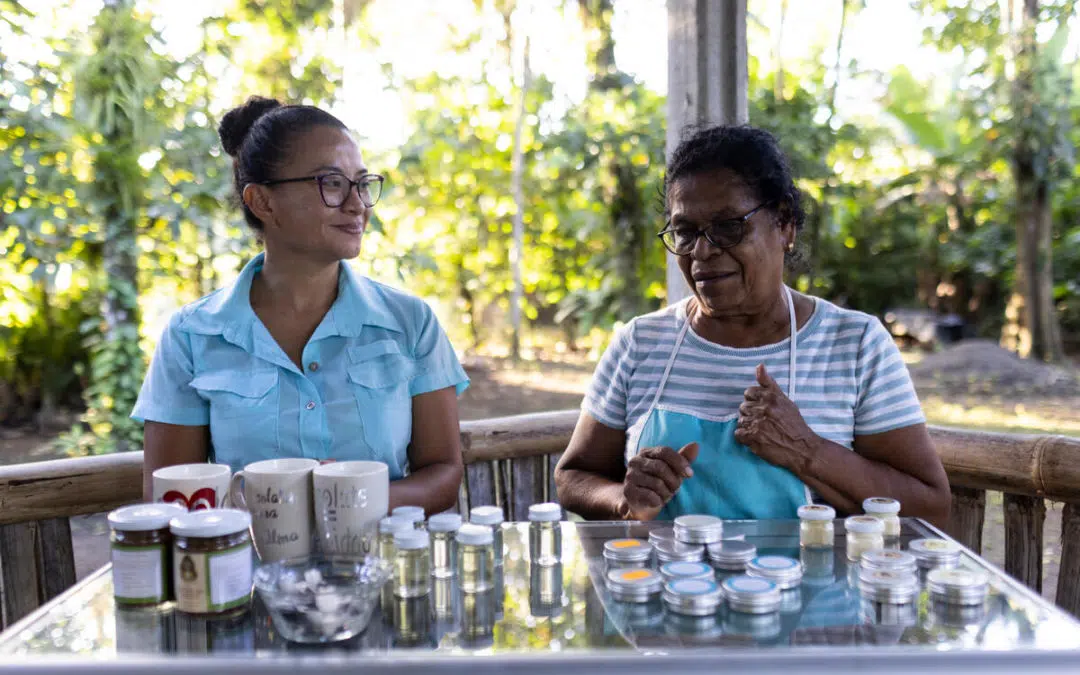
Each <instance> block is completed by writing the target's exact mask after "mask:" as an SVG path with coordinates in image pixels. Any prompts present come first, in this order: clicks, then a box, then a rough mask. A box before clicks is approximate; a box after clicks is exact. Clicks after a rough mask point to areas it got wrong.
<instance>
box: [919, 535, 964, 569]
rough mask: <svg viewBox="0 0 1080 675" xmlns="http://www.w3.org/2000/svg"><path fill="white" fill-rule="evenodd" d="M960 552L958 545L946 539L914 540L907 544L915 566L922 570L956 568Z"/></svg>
mask: <svg viewBox="0 0 1080 675" xmlns="http://www.w3.org/2000/svg"><path fill="white" fill-rule="evenodd" d="M960 551H961V549H960V545H959V544H957V543H955V542H952V541H949V540H948V539H914V540H912V542H911V543H910V544H908V552H909V553H911V554H912V555H913V556H915V564H916V565H918V566H919V567H921V568H923V569H934V568H936V567H956V566H957V565H958V564H959V563H960Z"/></svg>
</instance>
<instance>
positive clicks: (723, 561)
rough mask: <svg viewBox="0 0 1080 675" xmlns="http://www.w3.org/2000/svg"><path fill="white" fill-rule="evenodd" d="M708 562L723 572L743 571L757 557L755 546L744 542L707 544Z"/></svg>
mask: <svg viewBox="0 0 1080 675" xmlns="http://www.w3.org/2000/svg"><path fill="white" fill-rule="evenodd" d="M708 551H709V562H711V563H712V564H713V567H717V568H719V569H723V570H743V569H746V565H747V563H749V562H750V561H751V560H753V559H754V558H756V557H757V546H754V545H753V544H751V543H749V542H746V541H721V542H718V543H716V544H709V547H708Z"/></svg>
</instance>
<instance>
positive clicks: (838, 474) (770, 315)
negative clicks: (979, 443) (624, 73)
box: [555, 126, 949, 523]
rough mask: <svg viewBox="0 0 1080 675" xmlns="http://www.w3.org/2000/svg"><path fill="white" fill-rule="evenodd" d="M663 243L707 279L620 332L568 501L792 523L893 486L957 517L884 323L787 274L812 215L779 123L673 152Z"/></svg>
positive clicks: (845, 507)
mask: <svg viewBox="0 0 1080 675" xmlns="http://www.w3.org/2000/svg"><path fill="white" fill-rule="evenodd" d="M665 193H666V197H665V206H666V214H665V215H666V218H667V226H666V227H665V228H664V230H663V231H662V232H661V233H660V237H661V239H662V240H663V242H664V245H665V246H666V247H667V248H668V250H670V251H671V252H672V253H673V254H675V255H676V256H678V260H679V267H680V268H681V270H682V273H683V276H684V277H685V279H686V281H687V283H688V284H689V285H690V288H691V290H692V296H691V297H690V298H688V299H687V300H685V301H682V302H679V303H676V304H674V305H671V306H669V307H667V308H665V309H663V310H660V311H658V312H654V313H652V314H648V315H645V316H640V317H637V318H635V319H634V320H632V321H631V322H630V323H628V324H627V325H626V326H624V327H623V328H622V329H620V330H619V331H618V332H617V333H616V335H615V337H614V338H613V340H612V342H611V344H610V345H609V347H608V349H607V351H606V353H605V354H604V356H603V358H602V359H601V361H600V363H599V365H598V366H597V368H596V372H595V374H594V376H593V381H592V384H591V386H590V388H589V390H588V393H587V394H586V396H585V400H584V403H583V404H582V414H581V417H580V418H579V420H578V424H577V428H576V429H575V430H574V435H573V438H572V439H571V441H570V446H569V447H568V448H567V451H566V453H565V454H564V455H563V458H562V460H561V461H560V462H559V466H558V468H557V469H556V473H555V480H556V484H557V486H558V493H559V500H560V501H561V502H562V504H563V505H564V506H565V507H566V508H567V509H568V510H570V511H575V512H577V513H579V514H581V515H582V516H584V517H587V518H596V519H612V518H617V519H635V520H652V519H656V518H664V519H670V518H674V517H675V516H678V515H681V514H687V513H709V514H713V515H716V516H720V517H723V518H794V517H796V510H797V509H798V507H799V506H800V505H802V504H805V503H807V502H809V501H811V500H812V499H813V498H814V496H815V495H816V496H817V497H818V499H820V500H824V501H825V502H828V503H829V504H831V505H833V506H834V507H836V508H837V509H838V510H839V511H841V512H848V513H851V512H859V511H860V510H861V503H862V500H863V499H865V498H867V497H870V496H888V497H893V498H895V499H898V500H899V501H900V503H901V504H902V505H903V514H904V515H911V516H919V517H924V518H928V519H930V520H933V521H935V522H938V523H943V522H944V521H945V519H946V518H947V516H948V510H949V484H948V480H947V478H946V476H945V471H944V469H943V468H942V466H941V461H940V460H939V459H938V456H937V454H936V453H935V451H934V448H933V445H932V444H931V442H930V437H929V435H928V434H927V430H926V425H925V418H924V416H923V413H922V410H921V408H920V406H919V401H918V399H917V398H916V395H915V391H914V388H913V386H912V383H911V379H910V377H909V375H908V372H907V369H906V367H905V366H904V363H903V362H902V361H901V358H900V354H899V352H898V350H897V349H896V347H895V346H894V344H893V343H892V341H891V339H890V336H889V334H888V333H887V332H886V331H885V329H884V328H883V327H882V325H881V323H880V322H879V321H878V320H877V319H875V318H874V317H871V316H869V315H866V314H863V313H861V312H856V311H851V310H847V309H841V308H840V307H837V306H836V305H833V304H832V303H829V302H827V301H825V300H822V299H820V298H814V297H812V296H808V295H804V294H802V293H797V292H795V291H792V290H791V289H789V288H788V287H787V286H786V285H784V280H783V276H784V268H785V260H786V259H787V258H788V257H790V255H791V253H792V251H794V248H795V239H796V235H797V234H798V232H799V230H800V229H801V228H802V226H803V222H804V219H805V217H804V213H803V211H802V208H801V206H800V195H799V191H798V189H797V188H796V187H795V185H794V183H793V181H792V177H791V172H790V169H789V168H788V164H787V161H786V159H785V158H784V156H783V154H782V152H781V151H780V149H779V147H778V145H777V143H776V140H775V139H774V138H773V137H772V136H771V135H770V134H768V133H767V132H765V131H762V130H760V129H754V128H752V127H746V126H739V127H734V126H721V127H714V128H710V129H705V130H703V131H699V132H697V133H695V134H694V135H692V136H691V137H689V138H688V139H687V140H685V141H683V142H682V143H681V144H680V145H679V147H678V148H677V149H676V150H675V152H674V154H673V155H672V157H671V161H670V163H669V165H668V167H667V178H666V183H665Z"/></svg>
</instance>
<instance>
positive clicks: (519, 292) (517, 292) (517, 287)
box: [510, 36, 532, 361]
mask: <svg viewBox="0 0 1080 675" xmlns="http://www.w3.org/2000/svg"><path fill="white" fill-rule="evenodd" d="M531 79H532V73H531V72H530V70H529V37H528V36H525V45H524V54H523V56H522V65H521V86H520V87H519V90H518V104H517V110H516V111H515V116H514V117H515V119H514V148H513V156H512V171H513V174H512V176H511V192H513V195H514V241H513V245H512V246H511V248H510V268H511V271H512V272H513V283H514V286H513V291H512V292H511V294H510V325H511V327H512V331H513V333H512V337H511V343H510V355H511V356H512V357H513V359H514V361H518V360H520V359H521V306H522V304H524V302H525V286H524V281H523V280H522V275H521V261H522V258H523V257H524V256H525V186H524V180H525V153H524V151H523V149H522V140H521V135H522V131H523V130H524V128H525V115H526V114H527V113H526V99H527V97H528V95H529V84H530V82H529V81H530V80H531Z"/></svg>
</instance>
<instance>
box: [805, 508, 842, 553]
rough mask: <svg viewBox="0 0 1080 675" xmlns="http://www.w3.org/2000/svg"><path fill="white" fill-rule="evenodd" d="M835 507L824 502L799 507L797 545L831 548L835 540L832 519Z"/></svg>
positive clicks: (834, 517)
mask: <svg viewBox="0 0 1080 675" xmlns="http://www.w3.org/2000/svg"><path fill="white" fill-rule="evenodd" d="M835 519H836V509H834V508H833V507H831V506H826V505H825V504H805V505H803V506H800V507H799V545H800V546H802V547H804V548H832V547H833V543H834V542H835V541H836V530H835V528H834V527H833V521H834V520H835Z"/></svg>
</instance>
